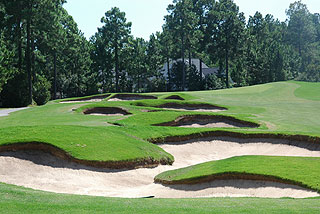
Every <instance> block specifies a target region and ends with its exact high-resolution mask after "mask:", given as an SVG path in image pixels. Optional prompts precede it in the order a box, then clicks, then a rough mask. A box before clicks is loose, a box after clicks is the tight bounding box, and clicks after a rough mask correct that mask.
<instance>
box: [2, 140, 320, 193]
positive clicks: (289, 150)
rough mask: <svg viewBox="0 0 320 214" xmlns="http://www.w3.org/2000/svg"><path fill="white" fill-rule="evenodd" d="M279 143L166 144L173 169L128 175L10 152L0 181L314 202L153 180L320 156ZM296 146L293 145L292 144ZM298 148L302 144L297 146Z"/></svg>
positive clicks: (238, 184) (273, 189)
mask: <svg viewBox="0 0 320 214" xmlns="http://www.w3.org/2000/svg"><path fill="white" fill-rule="evenodd" d="M282 143H287V142H286V141H279V140H270V139H269V140H264V139H260V140H259V139H256V140H235V139H231V138H221V139H219V140H210V139H205V140H202V141H198V142H191V141H190V142H188V143H186V144H180V145H169V144H165V145H161V147H162V148H163V149H164V150H166V151H167V152H169V153H171V154H172V155H174V157H175V160H176V161H175V163H174V164H173V166H159V167H156V168H153V169H145V168H141V169H135V170H129V171H116V170H100V169H95V168H90V167H84V166H80V165H77V164H74V163H68V162H66V161H62V160H59V159H57V158H55V157H53V156H51V155H49V154H46V153H42V152H37V151H32V152H30V151H29V152H27V151H25V152H7V153H2V154H1V156H0V165H1V167H0V182H4V183H9V184H15V185H20V186H25V187H29V188H33V189H39V190H45V191H51V192H56V193H71V194H82V195H96V196H108V197H147V196H155V197H160V198H185V197H270V198H279V197H295V198H304V197H314V196H319V194H318V193H316V192H314V191H309V190H306V189H304V188H300V187H297V186H294V185H285V184H279V183H273V182H264V181H245V180H227V181H224V180H222V181H214V182H210V183H204V184H200V185H175V186H170V187H169V186H163V185H160V184H155V183H153V179H154V177H155V176H156V175H157V174H159V173H161V172H163V171H166V170H172V169H177V168H181V167H186V166H190V165H194V164H198V163H202V162H206V161H210V160H220V159H224V158H229V157H232V156H240V155H274V156H275V155H281V156H306V157H320V149H319V147H318V148H314V147H313V149H316V151H311V150H310V149H309V148H311V145H308V144H305V145H301V147H297V146H290V145H284V144H282ZM293 143H294V142H293ZM294 144H295V145H296V144H297V143H294Z"/></svg>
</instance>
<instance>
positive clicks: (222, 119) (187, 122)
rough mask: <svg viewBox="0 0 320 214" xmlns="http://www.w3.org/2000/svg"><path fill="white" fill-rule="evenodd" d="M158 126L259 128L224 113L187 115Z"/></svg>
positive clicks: (254, 124)
mask: <svg viewBox="0 0 320 214" xmlns="http://www.w3.org/2000/svg"><path fill="white" fill-rule="evenodd" d="M156 126H176V127H186V128H189V127H193V128H204V127H207V128H217V127H223V128H227V127H233V128H244V127H247V128H257V127H259V125H258V124H256V123H252V122H248V121H243V120H239V119H236V118H234V117H229V116H223V115H185V116H180V117H178V118H177V119H176V120H174V121H170V122H166V123H161V124H156Z"/></svg>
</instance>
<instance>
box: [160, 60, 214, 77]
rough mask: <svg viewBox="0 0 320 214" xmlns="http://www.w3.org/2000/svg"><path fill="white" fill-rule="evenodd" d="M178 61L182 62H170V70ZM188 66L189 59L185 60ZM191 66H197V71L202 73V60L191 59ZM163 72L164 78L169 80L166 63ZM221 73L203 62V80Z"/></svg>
mask: <svg viewBox="0 0 320 214" xmlns="http://www.w3.org/2000/svg"><path fill="white" fill-rule="evenodd" d="M177 61H182V59H178V60H170V62H169V69H172V66H173V64H174V63H176V62H177ZM184 61H185V63H186V64H187V65H189V59H185V60H184ZM191 64H193V65H194V66H196V68H197V70H198V71H200V59H195V58H192V59H191ZM161 72H162V73H163V75H164V77H165V78H166V79H168V63H165V64H164V65H163V67H162V69H161ZM218 72H219V68H209V67H208V66H207V65H206V64H204V62H202V78H203V79H204V78H206V77H207V76H209V75H211V74H214V75H217V74H218Z"/></svg>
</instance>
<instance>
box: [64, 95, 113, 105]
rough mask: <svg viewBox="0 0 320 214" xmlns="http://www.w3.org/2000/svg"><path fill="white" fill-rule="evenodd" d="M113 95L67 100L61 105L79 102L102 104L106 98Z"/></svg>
mask: <svg viewBox="0 0 320 214" xmlns="http://www.w3.org/2000/svg"><path fill="white" fill-rule="evenodd" d="M110 95H111V94H104V95H97V96H91V97H87V98H79V99H75V100H67V101H62V102H60V103H79V102H100V101H102V100H104V99H106V98H108V97H109V96H110Z"/></svg>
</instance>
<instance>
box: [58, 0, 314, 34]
mask: <svg viewBox="0 0 320 214" xmlns="http://www.w3.org/2000/svg"><path fill="white" fill-rule="evenodd" d="M67 1H68V2H67V3H66V4H65V6H64V7H65V8H66V9H67V11H68V12H69V14H70V15H72V16H73V18H74V20H75V21H76V22H77V23H78V26H79V28H80V30H81V31H82V32H83V33H84V34H85V36H86V37H87V38H90V36H92V35H94V33H95V32H97V27H100V26H101V25H102V24H101V23H100V19H101V17H103V16H104V13H105V12H106V11H108V10H110V9H111V8H112V7H119V8H120V10H121V11H124V12H125V13H126V17H127V20H128V21H130V22H132V34H133V35H134V36H135V37H142V38H144V39H148V38H149V36H150V35H151V34H152V33H155V32H156V31H161V27H162V25H163V23H164V21H163V17H164V16H165V15H166V14H167V10H166V8H167V6H168V4H170V3H172V0H67ZM234 2H235V3H236V4H237V5H238V6H239V7H240V11H241V12H244V13H245V15H246V17H247V18H248V16H249V15H254V14H255V12H256V11H259V12H261V13H262V14H263V15H266V14H267V13H270V14H272V15H274V17H275V18H278V19H280V20H281V21H285V19H286V14H285V11H286V9H287V8H289V5H290V3H292V2H294V0H234ZM302 2H303V3H304V4H307V6H308V8H309V10H310V12H312V13H320V0H302Z"/></svg>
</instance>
